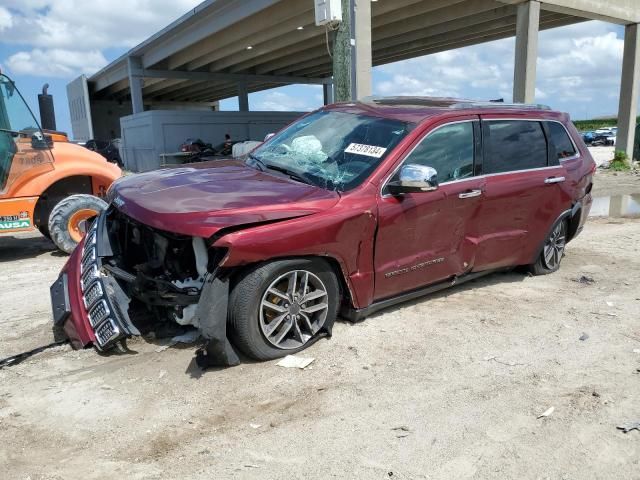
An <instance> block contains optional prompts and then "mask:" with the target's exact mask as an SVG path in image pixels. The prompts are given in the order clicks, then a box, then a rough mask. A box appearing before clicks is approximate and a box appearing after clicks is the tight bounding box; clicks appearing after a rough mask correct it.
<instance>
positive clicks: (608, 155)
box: [589, 147, 616, 167]
mask: <svg viewBox="0 0 640 480" xmlns="http://www.w3.org/2000/svg"><path fill="white" fill-rule="evenodd" d="M615 150H616V149H615V147H589V152H591V156H592V157H593V160H594V161H595V162H596V165H597V166H598V167H600V166H602V165H606V164H608V163H609V162H610V161H611V160H613V155H614V153H615Z"/></svg>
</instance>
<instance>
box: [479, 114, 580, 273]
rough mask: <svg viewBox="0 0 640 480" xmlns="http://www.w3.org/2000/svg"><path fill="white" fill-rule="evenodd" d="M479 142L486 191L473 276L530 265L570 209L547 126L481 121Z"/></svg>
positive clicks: (521, 121) (563, 174)
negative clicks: (558, 221)
mask: <svg viewBox="0 0 640 480" xmlns="http://www.w3.org/2000/svg"><path fill="white" fill-rule="evenodd" d="M563 128H564V127H563ZM482 136H483V152H484V153H483V165H482V173H483V175H484V177H485V178H486V187H485V194H484V200H483V203H482V207H481V210H480V218H481V221H480V223H479V236H478V239H477V242H478V247H477V255H476V259H475V264H474V270H487V269H493V268H500V267H505V266H512V265H520V264H527V263H530V262H531V260H532V257H533V256H534V255H535V252H536V251H537V250H538V249H539V248H540V246H541V245H542V243H543V241H544V239H545V238H546V237H547V235H548V233H549V230H550V228H551V227H552V225H553V223H554V222H555V220H556V219H557V218H558V217H559V216H560V215H561V214H562V212H564V211H566V210H567V209H569V208H570V207H571V196H570V194H569V192H568V189H567V187H566V185H565V183H566V171H565V169H564V167H563V166H562V165H561V164H560V162H559V159H558V156H559V155H558V153H557V152H556V149H555V148H554V146H553V143H552V142H551V140H550V131H549V129H548V125H547V123H546V122H543V121H538V120H526V119H507V118H500V117H497V118H495V117H494V118H487V117H485V116H483V117H482Z"/></svg>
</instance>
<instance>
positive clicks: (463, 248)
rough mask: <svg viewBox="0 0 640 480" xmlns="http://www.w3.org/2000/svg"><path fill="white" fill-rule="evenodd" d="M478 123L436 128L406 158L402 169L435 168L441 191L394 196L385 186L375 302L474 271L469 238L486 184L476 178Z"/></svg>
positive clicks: (380, 208)
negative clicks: (415, 166)
mask: <svg viewBox="0 0 640 480" xmlns="http://www.w3.org/2000/svg"><path fill="white" fill-rule="evenodd" d="M476 120H477V117H469V118H466V119H464V120H463V121H458V122H455V123H446V124H441V125H437V126H435V128H433V129H431V130H430V131H429V132H427V133H426V135H425V136H424V137H423V138H422V139H421V140H420V141H419V142H418V143H417V145H416V146H415V147H414V148H413V150H412V151H411V152H410V153H409V154H408V155H407V156H406V157H405V158H404V159H403V160H402V162H401V165H406V164H419V165H424V166H430V167H433V168H435V169H436V171H437V172H438V181H439V183H440V185H439V187H438V189H437V190H435V191H429V192H419V193H407V194H403V195H398V196H393V195H391V194H390V193H389V192H388V191H387V190H385V189H384V188H383V190H382V192H381V195H380V197H379V199H378V219H379V220H378V233H377V237H376V248H375V294H374V297H375V300H380V299H383V298H388V297H392V296H395V295H397V294H399V293H402V292H406V291H410V290H413V289H416V288H419V287H421V286H425V285H428V284H432V283H436V282H438V281H441V280H444V279H446V278H448V277H451V276H453V275H459V274H461V273H464V272H465V271H466V270H467V269H468V268H469V264H470V262H471V259H472V258H473V256H474V254H475V246H474V244H473V242H471V241H469V240H468V237H469V232H470V231H473V230H474V228H475V227H474V225H473V224H474V220H473V219H474V218H475V212H477V210H478V209H479V208H480V205H481V202H482V197H483V193H484V184H485V180H484V179H482V178H476V177H475V176H474V173H475V157H476V153H477V150H478V144H479V143H478V142H477V141H476V139H478V140H479V138H478V137H479V130H478V127H477V125H478V123H477V121H476ZM399 167H400V166H399ZM399 167H398V169H397V170H396V172H397V171H399ZM395 175H397V173H396V174H394V175H392V177H391V179H390V180H391V181H393V180H394V176H395Z"/></svg>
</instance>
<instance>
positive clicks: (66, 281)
mask: <svg viewBox="0 0 640 480" xmlns="http://www.w3.org/2000/svg"><path fill="white" fill-rule="evenodd" d="M105 222H106V212H103V213H102V214H101V215H100V216H99V217H98V219H97V220H96V221H95V222H94V223H93V225H92V226H91V228H90V229H89V232H88V233H87V235H86V237H85V238H84V239H83V240H82V242H81V243H80V244H79V245H78V247H77V248H76V249H75V250H74V252H73V253H72V254H71V257H70V258H69V260H68V261H67V263H66V265H65V266H64V268H63V269H62V271H61V272H60V276H59V277H58V280H56V282H55V283H54V284H53V285H52V286H51V304H52V309H53V318H54V323H55V324H56V326H59V327H63V329H64V332H65V334H66V335H67V337H69V339H70V341H71V344H72V346H73V347H74V348H77V349H79V348H84V347H87V346H89V345H91V344H93V345H94V346H95V347H96V348H97V349H98V350H101V351H106V350H109V349H111V348H113V347H115V346H116V345H117V344H118V343H119V342H120V341H121V340H123V339H126V338H128V337H130V336H133V335H140V332H139V331H138V329H137V328H136V327H135V325H134V324H133V323H132V322H131V319H130V318H129V303H130V301H131V299H130V298H129V297H128V296H127V295H126V294H125V292H124V291H123V290H122V288H121V287H120V285H119V284H118V282H117V281H116V279H115V278H114V277H112V276H111V275H110V274H109V272H108V271H107V270H106V269H104V268H103V265H102V261H103V258H107V257H111V256H113V252H112V247H111V244H110V242H109V238H108V234H107V229H106V225H105ZM228 297H229V278H228V276H220V275H216V274H210V275H208V276H207V278H206V281H205V283H204V285H203V287H202V293H201V296H200V300H199V302H198V304H197V305H198V306H197V309H196V314H195V317H196V318H197V324H198V325H199V330H200V333H201V334H202V336H203V337H204V338H205V340H206V341H207V343H206V346H205V348H203V349H200V350H199V351H198V352H196V360H197V362H198V364H199V365H201V366H203V367H206V366H231V365H238V364H239V363H240V360H239V358H238V356H237V354H236V353H235V350H234V349H233V347H232V346H231V344H230V343H229V340H228V338H227V332H226V325H227V302H228Z"/></svg>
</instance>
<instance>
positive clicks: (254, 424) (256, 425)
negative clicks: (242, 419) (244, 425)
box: [249, 423, 262, 430]
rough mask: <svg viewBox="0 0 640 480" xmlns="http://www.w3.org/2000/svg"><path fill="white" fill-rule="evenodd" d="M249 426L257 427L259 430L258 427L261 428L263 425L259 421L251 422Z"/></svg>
mask: <svg viewBox="0 0 640 480" xmlns="http://www.w3.org/2000/svg"><path fill="white" fill-rule="evenodd" d="M249 426H250V427H251V428H254V429H256V430H257V429H258V428H260V427H261V426H262V425H260V424H259V423H250V424H249Z"/></svg>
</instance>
